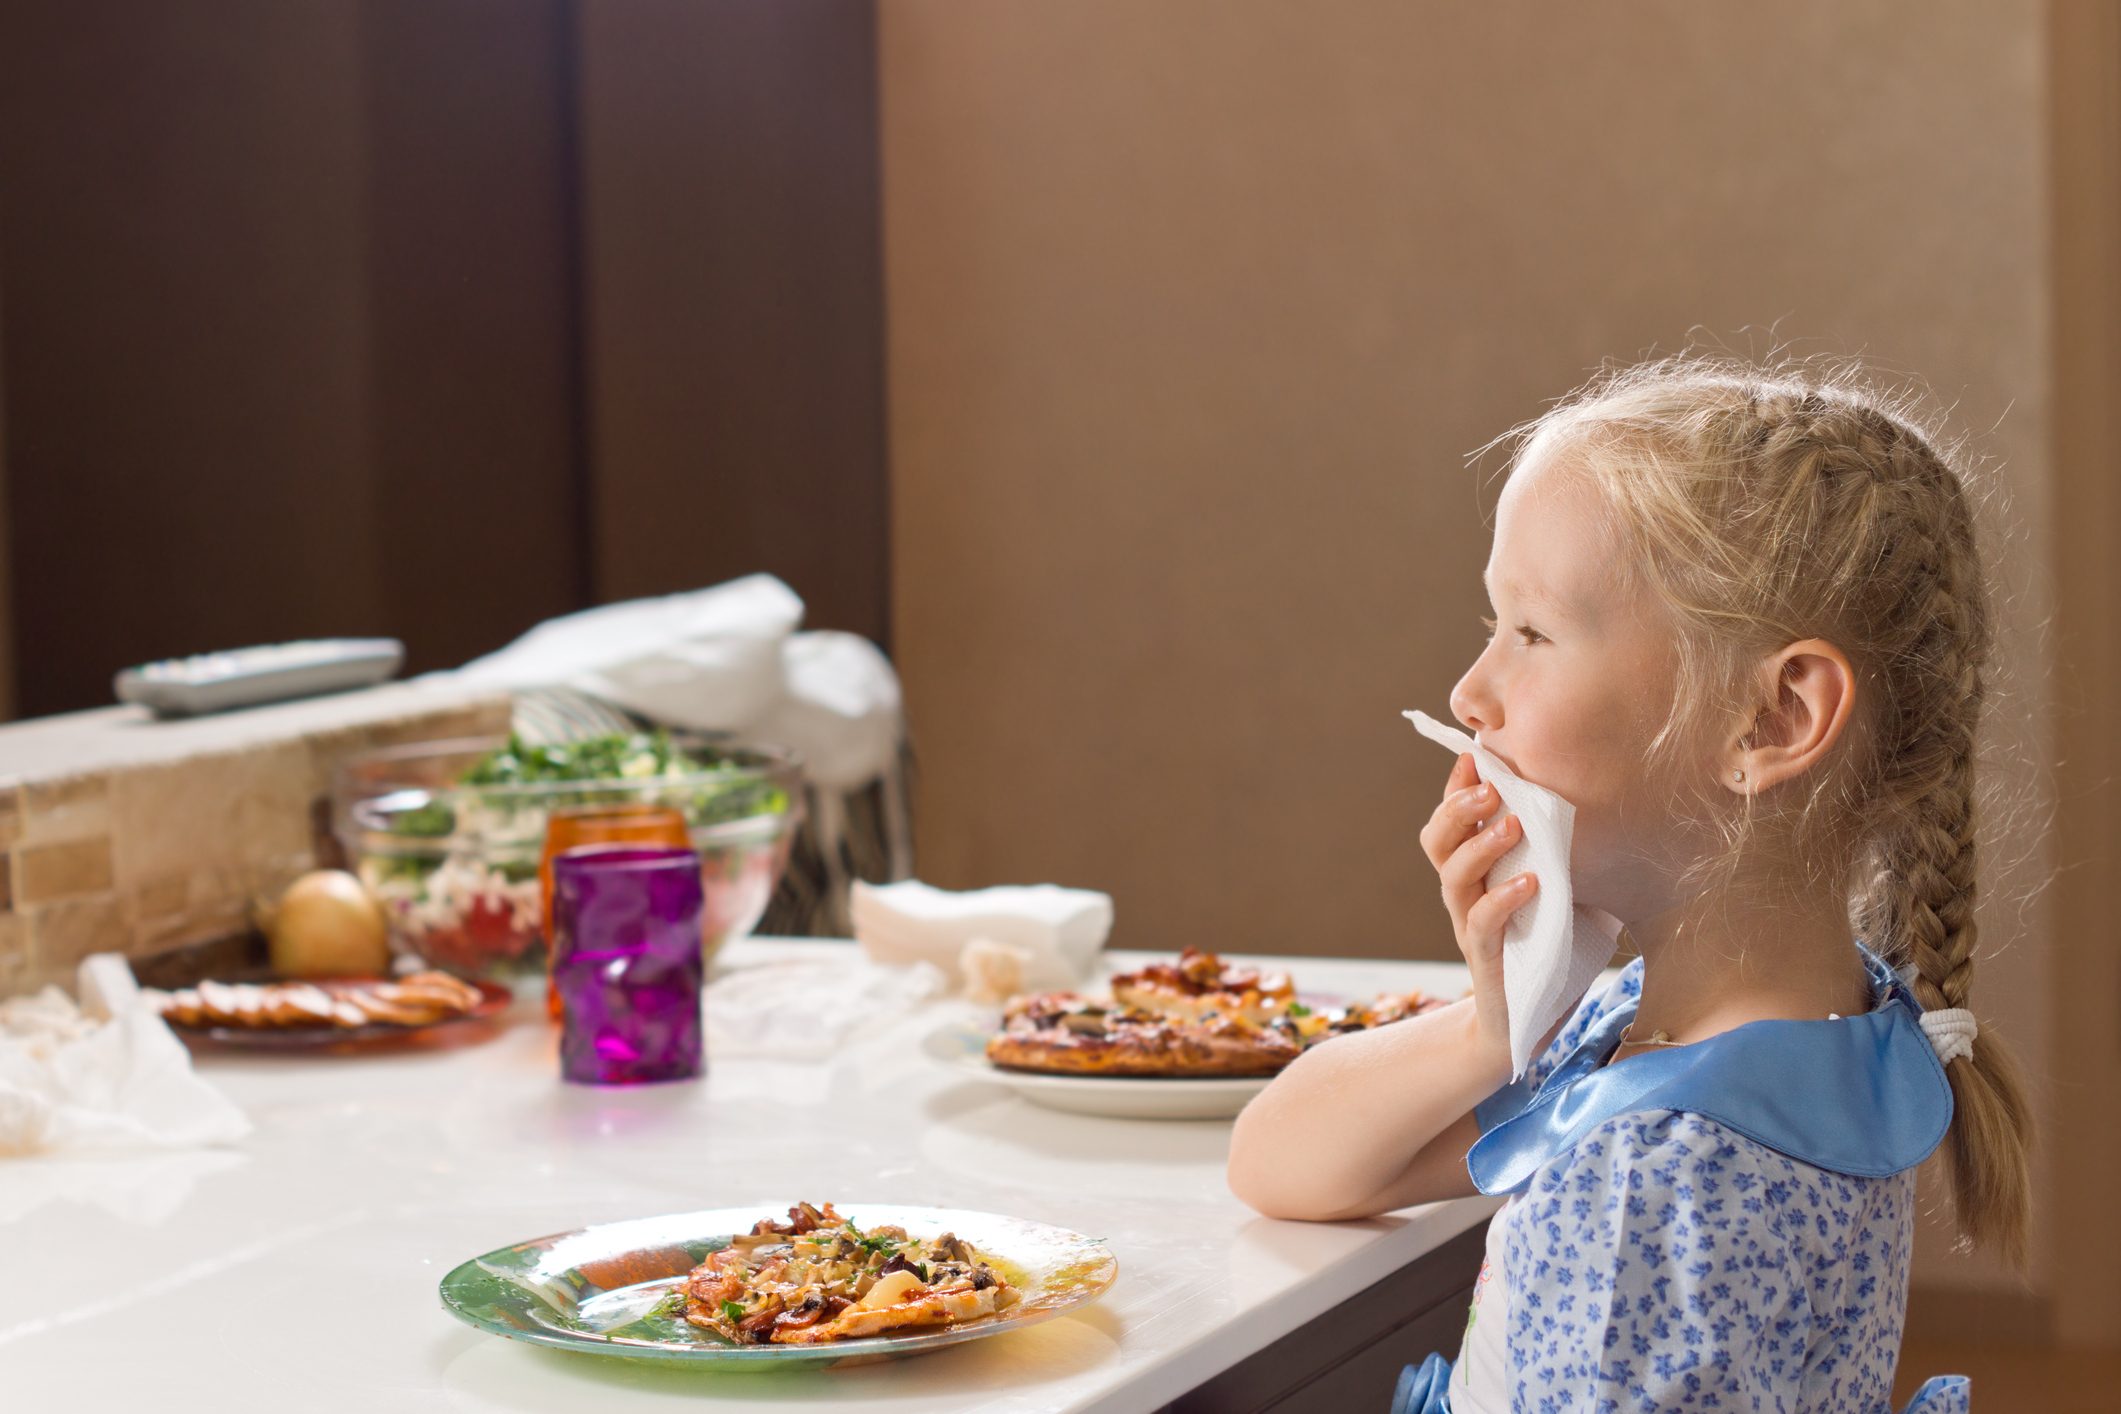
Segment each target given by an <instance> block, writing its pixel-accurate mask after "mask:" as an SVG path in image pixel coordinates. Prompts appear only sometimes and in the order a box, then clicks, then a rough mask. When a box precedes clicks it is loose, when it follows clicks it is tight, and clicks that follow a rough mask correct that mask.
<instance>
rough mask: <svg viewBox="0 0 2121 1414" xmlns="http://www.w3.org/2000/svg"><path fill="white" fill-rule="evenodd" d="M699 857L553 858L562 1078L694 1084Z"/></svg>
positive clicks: (594, 852) (598, 853)
mask: <svg viewBox="0 0 2121 1414" xmlns="http://www.w3.org/2000/svg"><path fill="white" fill-rule="evenodd" d="M701 903H702V898H701V890H700V857H699V855H697V854H695V853H694V852H693V851H691V850H689V849H670V848H639V849H627V848H619V849H612V848H609V847H606V848H602V849H598V848H594V847H592V848H589V849H584V850H580V851H570V852H568V853H566V854H561V855H557V856H555V857H554V859H553V861H552V921H553V965H552V985H553V986H554V987H555V988H556V989H557V990H558V991H559V994H560V1000H561V1003H562V1005H563V1006H564V1007H565V1008H566V1020H565V1021H564V1023H563V1024H562V1026H561V1029H560V1075H561V1076H562V1078H564V1079H567V1080H572V1081H574V1082H576V1083H578V1084H583V1085H645V1084H649V1083H651V1082H654V1081H659V1080H692V1079H696V1078H697V1077H699V1076H700V1075H701V1074H703V1073H704V1072H705V1071H706V1069H707V1058H706V1051H705V1047H704V1044H703V1041H702V1038H701V1035H700V984H701V982H702V980H703V974H704V973H705V971H706V964H705V963H704V962H702V961H701V958H700V908H701Z"/></svg>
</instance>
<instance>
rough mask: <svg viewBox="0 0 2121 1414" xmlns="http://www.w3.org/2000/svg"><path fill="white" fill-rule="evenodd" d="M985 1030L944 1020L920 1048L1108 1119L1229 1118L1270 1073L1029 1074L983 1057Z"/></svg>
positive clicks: (1040, 1100) (1026, 1092)
mask: <svg viewBox="0 0 2121 1414" xmlns="http://www.w3.org/2000/svg"><path fill="white" fill-rule="evenodd" d="M988 1034H989V1033H987V1032H985V1031H980V1030H977V1029H975V1028H973V1027H970V1026H945V1027H943V1028H942V1029H941V1030H939V1031H933V1032H930V1033H929V1035H928V1038H927V1039H926V1040H925V1041H923V1042H922V1043H921V1049H922V1050H923V1051H926V1052H927V1053H928V1055H929V1056H930V1057H931V1058H933V1059H935V1060H938V1061H941V1062H942V1063H943V1064H944V1065H947V1066H949V1067H950V1068H951V1069H953V1070H956V1071H958V1072H959V1073H961V1074H963V1075H967V1076H970V1077H971V1078H973V1079H976V1080H984V1081H986V1082H988V1083H989V1084H992V1085H1004V1086H1007V1087H1008V1088H1009V1089H1011V1090H1014V1091H1015V1092H1016V1093H1017V1094H1019V1095H1021V1096H1023V1097H1024V1098H1025V1099H1027V1100H1029V1101H1031V1103H1033V1104H1035V1105H1044V1106H1045V1107H1046V1108H1047V1109H1052V1110H1068V1111H1071V1112H1073V1113H1075V1114H1082V1115H1103V1116H1105V1117H1106V1118H1108V1119H1229V1118H1231V1117H1233V1116H1234V1115H1236V1113H1237V1112H1238V1111H1239V1110H1241V1109H1243V1108H1244V1107H1245V1102H1246V1101H1248V1100H1250V1099H1251V1098H1252V1097H1253V1096H1254V1095H1257V1094H1258V1093H1259V1092H1260V1091H1262V1090H1264V1089H1266V1088H1267V1082H1268V1081H1270V1080H1272V1079H1273V1078H1274V1077H1273V1076H1271V1075H1252V1076H1246V1077H1244V1078H1243V1079H1235V1080H1233V1079H1225V1078H1215V1079H1206V1080H1155V1079H1147V1078H1142V1077H1136V1076H1124V1075H1032V1074H1030V1073H1028V1072H1026V1071H1021V1070H1004V1069H1002V1068H1001V1067H1000V1066H998V1065H995V1064H993V1063H992V1062H990V1061H989V1060H988V1059H987V1037H988Z"/></svg>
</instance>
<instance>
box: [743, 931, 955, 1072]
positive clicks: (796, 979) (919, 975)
mask: <svg viewBox="0 0 2121 1414" xmlns="http://www.w3.org/2000/svg"><path fill="white" fill-rule="evenodd" d="M944 990H945V983H944V981H943V976H942V974H941V973H940V972H938V971H937V970H936V969H935V968H933V967H930V966H929V965H928V964H927V963H925V962H916V963H914V964H913V965H912V966H910V967H884V966H880V965H878V964H877V963H874V962H869V961H866V960H864V959H862V958H859V957H854V956H852V955H850V956H849V957H848V958H847V960H846V961H845V962H838V961H811V960H809V959H796V960H792V961H788V962H769V963H766V964H765V965H763V966H760V967H745V968H739V969H738V970H736V971H734V972H731V973H728V974H727V975H725V976H723V977H720V978H717V979H716V980H715V982H714V984H713V985H712V986H710V987H708V988H707V991H706V997H705V1000H706V1007H707V1055H708V1065H709V1068H710V1069H712V1066H713V1063H714V1060H715V1058H717V1057H728V1056H732V1055H734V1056H766V1057H771V1058H774V1059H777V1060H823V1059H824V1058H825V1057H827V1056H829V1055H831V1054H832V1053H833V1052H834V1051H836V1050H838V1049H839V1048H840V1047H841V1046H842V1045H845V1044H846V1043H847V1042H848V1041H849V1040H851V1039H852V1038H853V1037H855V1036H856V1035H858V1034H860V1033H861V1032H864V1031H868V1030H872V1029H874V1028H876V1027H879V1026H884V1025H887V1024H889V1023H890V1022H892V1021H894V1020H896V1019H897V1018H898V1017H900V1016H902V1015H904V1014H905V1013H906V1012H908V1011H911V1010H912V1009H913V1008H915V1007H917V1006H919V1005H921V1003H923V1002H925V1001H928V1000H929V999H930V998H932V997H938V996H941V995H942V994H943V992H944Z"/></svg>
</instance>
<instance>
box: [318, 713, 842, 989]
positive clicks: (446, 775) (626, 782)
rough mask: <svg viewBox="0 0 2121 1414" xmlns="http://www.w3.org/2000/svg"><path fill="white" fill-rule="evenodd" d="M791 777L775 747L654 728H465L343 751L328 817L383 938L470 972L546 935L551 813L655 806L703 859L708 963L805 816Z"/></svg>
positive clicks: (765, 886) (746, 928) (793, 763)
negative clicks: (530, 742)
mask: <svg viewBox="0 0 2121 1414" xmlns="http://www.w3.org/2000/svg"><path fill="white" fill-rule="evenodd" d="M571 772H580V773H582V774H578V775H577V774H570V773H571ZM802 780H803V775H802V762H801V758H800V757H798V756H797V755H796V753H795V752H793V751H790V750H788V749H787V748H785V747H767V746H745V747H738V746H729V745H725V744H722V743H718V742H711V741H700V740H693V739H685V738H676V737H672V736H669V735H666V734H663V733H656V734H653V735H651V734H646V733H637V734H633V735H630V736H620V737H611V738H598V739H596V740H593V741H589V742H581V743H570V744H568V745H566V746H550V747H532V746H526V745H525V744H524V743H522V742H521V741H519V740H517V739H516V738H514V737H474V738H463V739H459V740H455V741H438V742H425V743H421V744H419V745H415V746H404V747H392V748H389V749H386V750H382V751H372V752H366V753H363V754H362V755H359V756H355V757H352V758H350V759H348V760H347V761H346V762H345V763H344V764H343V765H341V766H340V768H339V770H338V772H337V774H336V776H335V778H334V781H333V789H332V799H333V823H334V827H335V830H336V832H337V834H338V836H339V840H340V842H341V843H342V844H343V845H344V846H345V847H346V852H347V855H348V858H349V860H350V862H351V867H352V868H353V869H354V871H355V872H356V873H358V874H359V875H360V877H361V881H362V882H363V883H364V884H366V885H367V886H368V889H369V892H370V893H372V894H374V895H375V897H376V899H377V901H378V902H380V903H381V904H382V905H383V910H384V913H385V914H386V915H387V917H388V918H389V920H390V929H391V938H392V942H393V944H394V946H395V947H397V949H398V950H399V951H401V952H405V953H411V954H413V955H415V956H418V957H420V958H421V959H423V960H425V961H426V962H428V963H431V964H433V965H434V966H437V967H442V968H446V969H447V970H449V971H451V972H454V973H457V974H459V975H460V976H467V977H476V976H480V975H483V974H486V973H490V972H493V971H496V970H503V969H506V968H509V967H511V966H521V965H523V964H525V963H527V962H529V961H531V960H532V959H533V958H534V957H535V955H536V952H537V950H538V947H539V945H540V944H541V943H542V942H543V941H544V939H543V936H542V926H541V914H542V902H541V898H540V892H539V884H538V865H539V862H540V858H541V855H542V853H543V850H544V845H545V824H546V820H547V817H548V816H549V815H550V813H551V812H552V811H553V810H555V809H557V808H559V807H562V806H570V805H602V804H618V803H633V802H638V803H643V804H651V805H662V806H668V807H670V808H673V809H675V810H677V811H678V812H679V813H681V814H682V815H683V816H684V817H685V822H686V826H687V832H688V833H689V834H690V836H691V839H692V845H693V848H695V849H697V850H698V851H699V853H700V874H701V883H702V885H703V886H704V888H705V892H706V907H705V909H704V910H703V912H702V918H701V929H700V942H701V946H702V948H703V949H704V951H705V954H706V956H707V957H708V958H710V959H711V958H712V957H713V956H714V954H715V952H716V951H717V950H719V949H720V948H721V946H722V945H723V944H724V943H726V942H728V941H729V939H731V938H738V937H742V936H743V935H744V934H746V933H748V932H750V931H751V929H752V928H753V927H755V926H756V925H757V923H758V921H759V918H760V916H761V915H762V914H763V913H764V912H765V911H766V904H767V902H768V901H769V900H770V899H771V898H772V897H773V890H774V888H775V886H776V885H777V884H778V883H779V882H780V877H781V871H782V869H783V868H785V867H786V865H787V863H788V850H789V847H790V845H791V844H792V843H793V841H794V838H795V831H796V828H797V826H798V825H800V824H801V822H802V800H803V792H802Z"/></svg>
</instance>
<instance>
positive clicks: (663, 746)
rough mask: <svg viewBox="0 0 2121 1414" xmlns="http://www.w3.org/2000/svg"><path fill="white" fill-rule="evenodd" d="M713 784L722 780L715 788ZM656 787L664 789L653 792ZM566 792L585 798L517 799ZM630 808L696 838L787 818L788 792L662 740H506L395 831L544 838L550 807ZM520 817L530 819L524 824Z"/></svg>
mask: <svg viewBox="0 0 2121 1414" xmlns="http://www.w3.org/2000/svg"><path fill="white" fill-rule="evenodd" d="M715 776H722V777H726V779H724V780H719V781H717V780H714V779H711V778H712V777H715ZM703 777H705V778H708V779H702V778H703ZM661 781H668V782H670V784H669V786H668V787H658V785H657V784H656V783H658V782H661ZM619 782H626V783H627V784H625V785H623V786H622V785H619V784H618V783H619ZM565 785H579V786H580V787H581V789H580V790H579V791H576V790H558V791H540V792H538V793H537V794H536V797H535V798H534V799H526V798H524V797H522V796H520V795H518V794H517V793H516V792H517V791H518V789H519V788H521V787H525V786H565ZM632 799H652V800H654V801H655V802H656V803H657V804H661V805H669V806H672V807H674V808H675V809H677V810H678V811H680V812H681V813H683V815H684V816H685V820H686V823H687V824H689V825H691V826H692V827H693V828H694V829H699V828H703V827H705V826H710V825H720V824H726V823H728V822H730V821H734V820H748V819H751V818H753V817H754V816H760V815H778V814H782V813H784V812H785V811H786V810H787V809H788V793H787V791H785V790H784V789H782V788H781V787H780V786H779V785H777V784H775V783H774V782H773V781H771V780H765V779H762V778H760V777H759V776H758V775H756V774H755V773H754V769H753V768H752V767H749V766H746V765H745V764H744V763H742V762H741V761H731V760H719V759H716V758H715V757H714V756H713V755H712V754H711V753H706V754H701V753H694V752H690V751H687V750H685V749H684V748H683V747H681V746H679V745H678V744H677V743H676V742H674V741H673V740H671V737H670V733H668V732H665V731H654V732H613V733H611V734H610V735H608V736H597V737H589V738H586V739H584V740H582V741H570V742H563V743H559V744H554V745H535V744H532V743H530V742H526V741H524V740H523V739H522V738H521V737H520V736H516V735H514V734H511V735H510V736H509V738H508V740H507V741H506V742H504V743H503V744H501V745H500V746H497V747H495V748H494V749H493V750H492V751H489V752H487V753H486V754H485V755H484V756H482V757H480V758H479V759H478V760H477V761H475V762H473V763H472V765H471V767H470V769H468V770H466V771H465V772H464V774H463V775H461V776H459V777H458V778H457V782H456V784H455V785H454V786H453V787H451V788H449V789H447V790H443V791H437V792H436V793H435V794H434V795H433V797H432V798H430V799H429V800H428V801H427V803H426V804H424V805H421V806H419V807H417V808H414V809H409V810H403V811H400V812H398V813H396V814H395V815H394V816H393V817H392V819H391V827H392V829H393V830H394V831H395V832H396V833H398V834H400V835H410V836H414V837H416V838H431V839H440V838H443V837H445V836H448V835H451V834H454V833H456V832H457V830H458V828H459V826H460V825H461V826H464V827H468V828H471V829H474V830H477V831H479V832H480V833H483V834H489V835H493V834H501V835H506V834H514V833H532V834H535V835H536V836H537V837H538V838H540V839H542V838H543V836H544V828H545V822H544V815H545V812H546V810H548V809H549V808H551V807H553V806H559V805H594V804H600V803H603V802H607V801H617V800H632ZM526 812H533V813H534V818H524V817H525V815H526Z"/></svg>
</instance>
